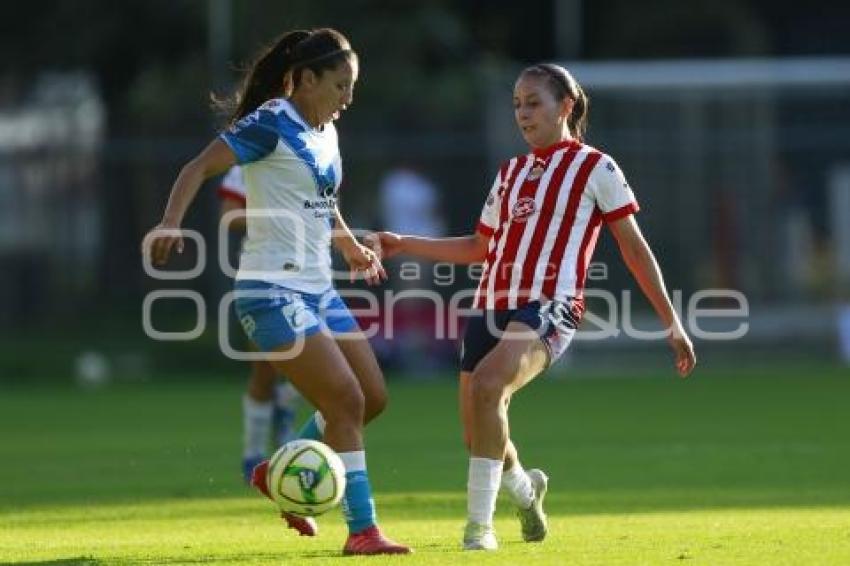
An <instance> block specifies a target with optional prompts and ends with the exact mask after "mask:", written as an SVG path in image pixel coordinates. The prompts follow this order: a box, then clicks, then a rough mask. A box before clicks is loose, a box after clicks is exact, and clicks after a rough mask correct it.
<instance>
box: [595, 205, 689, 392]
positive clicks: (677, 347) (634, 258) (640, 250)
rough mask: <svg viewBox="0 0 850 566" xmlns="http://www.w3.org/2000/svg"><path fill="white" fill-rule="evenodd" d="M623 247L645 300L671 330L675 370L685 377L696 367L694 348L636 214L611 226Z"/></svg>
mask: <svg viewBox="0 0 850 566" xmlns="http://www.w3.org/2000/svg"><path fill="white" fill-rule="evenodd" d="M608 226H609V227H610V228H611V232H612V233H613V234H614V237H615V238H616V240H617V244H618V245H619V246H620V253H621V254H622V256H623V260H624V261H625V262H626V266H627V267H628V268H629V271H631V272H632V275H634V277H635V279H637V282H638V285H639V286H640V288H641V290H642V291H643V293H644V295H646V298H647V299H648V300H649V302H650V303H651V304H652V307H653V308H654V309H655V312H656V313H657V314H658V317H659V318H660V319H661V322H662V324H663V325H664V327H665V328H668V329H669V330H670V337H669V341H670V346H671V347H672V348H673V353H674V354H675V356H676V369H677V370H678V372H679V375H681V376H682V377H686V376H687V375H688V374H689V373H690V372H691V370H693V369H694V366H695V365H696V356H695V354H694V347H693V345H692V344H691V340H690V338H688V335H687V333H686V332H685V329H684V328H683V327H682V323H681V321H680V320H679V316H678V315H677V314H676V311H675V310H674V309H673V305H672V303H671V302H670V297H669V296H668V295H667V290H666V288H665V287H664V278H663V276H662V275H661V269H660V268H659V267H658V262H657V261H656V260H655V256H654V255H653V253H652V250H651V249H650V247H649V244H647V242H646V239H644V237H643V234H642V233H641V231H640V228H639V227H638V224H637V221H635V218H634V215H631V214H630V215H628V216H626V217H625V218H621V219H620V220H616V221H614V222H612V223H610V224H609V225H608Z"/></svg>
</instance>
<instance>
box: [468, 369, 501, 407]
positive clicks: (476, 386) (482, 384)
mask: <svg viewBox="0 0 850 566" xmlns="http://www.w3.org/2000/svg"><path fill="white" fill-rule="evenodd" d="M504 395H505V387H504V384H503V382H502V380H501V379H499V378H498V376H496V375H493V374H489V375H488V374H484V373H479V372H477V371H475V372H473V374H472V401H473V403H474V404H475V406H476V407H482V406H491V405H492V406H494V407H495V406H498V405H499V403H501V402H502V399H503V398H504Z"/></svg>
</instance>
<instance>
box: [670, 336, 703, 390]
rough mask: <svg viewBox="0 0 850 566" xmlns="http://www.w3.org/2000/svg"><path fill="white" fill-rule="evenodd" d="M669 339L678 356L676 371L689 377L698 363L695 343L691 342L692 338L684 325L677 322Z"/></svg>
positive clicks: (676, 356)
mask: <svg viewBox="0 0 850 566" xmlns="http://www.w3.org/2000/svg"><path fill="white" fill-rule="evenodd" d="M668 341H669V342H670V347H671V348H673V355H674V356H675V358H676V361H675V365H676V371H678V372H679V375H680V376H681V377H688V374H690V373H691V372H692V371H693V369H694V366H696V365H697V356H696V354H695V353H694V345H693V344H692V343H691V339H690V338H688V335H687V333H685V330H684V329H683V328H682V326H681V325H680V324H677V325H675V326H674V327H673V330H672V332H671V333H670V337H669V338H668Z"/></svg>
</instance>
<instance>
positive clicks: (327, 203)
mask: <svg viewBox="0 0 850 566" xmlns="http://www.w3.org/2000/svg"><path fill="white" fill-rule="evenodd" d="M334 208H336V199H335V198H326V199H321V200H305V201H304V209H305V210H331V209H334Z"/></svg>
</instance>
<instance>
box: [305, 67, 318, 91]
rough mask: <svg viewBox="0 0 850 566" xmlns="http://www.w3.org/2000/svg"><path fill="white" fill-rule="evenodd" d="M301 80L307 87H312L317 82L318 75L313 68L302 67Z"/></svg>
mask: <svg viewBox="0 0 850 566" xmlns="http://www.w3.org/2000/svg"><path fill="white" fill-rule="evenodd" d="M301 82H302V83H303V84H304V85H305V86H307V87H310V88H312V87H314V86H315V85H316V83H317V82H319V77H318V76H317V75H316V73H315V72H313V69H304V70H302V71H301Z"/></svg>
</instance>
